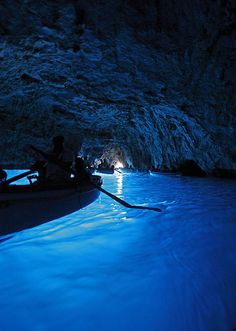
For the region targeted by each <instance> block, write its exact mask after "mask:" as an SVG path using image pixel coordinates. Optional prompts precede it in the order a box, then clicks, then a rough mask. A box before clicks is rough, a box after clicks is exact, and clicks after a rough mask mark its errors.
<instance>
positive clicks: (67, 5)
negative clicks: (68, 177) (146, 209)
mask: <svg viewBox="0 0 236 331" xmlns="http://www.w3.org/2000/svg"><path fill="white" fill-rule="evenodd" d="M235 16H236V3H235V2H234V1H233V0H232V1H231V0H224V1H219V0H216V1H210V0H204V1H203V0H195V1H192V0H180V1H174V0H165V1H164V0H156V1H154V0H147V1H139V0H108V1H101V0H94V1H85V0H81V1H79V0H78V1H76V0H70V1H69V0H67V1H66V0H65V1H63V0H60V1H53V0H50V1H43V0H41V1H40V0H39V1H34V0H3V1H1V2H0V128H1V131H0V132H1V145H0V155H1V159H0V162H1V163H3V164H4V166H6V167H25V166H26V165H27V164H28V163H29V162H32V157H33V155H32V153H31V152H29V150H28V148H27V146H28V145H29V144H32V143H33V144H36V145H37V146H39V147H42V148H47V147H48V144H49V142H50V140H51V137H52V136H53V135H54V134H58V133H60V134H64V135H65V136H66V139H67V142H68V146H69V147H70V148H72V149H77V150H78V149H80V147H81V146H82V147H81V151H82V153H84V154H89V155H92V156H94V157H100V156H101V155H102V154H103V153H106V154H107V155H109V154H110V156H111V158H114V159H116V160H118V159H119V160H120V161H123V162H125V161H126V162H127V163H128V164H130V165H133V166H135V167H138V168H150V167H151V166H154V167H160V168H162V167H164V168H165V169H166V168H168V169H170V170H171V169H176V168H178V166H179V164H181V163H183V162H184V161H185V160H189V159H190V160H194V161H195V162H196V163H197V164H198V165H199V166H200V167H201V168H202V169H204V171H206V172H207V173H212V172H213V171H214V169H227V171H230V172H235V171H236V144H235V142H236V139H235V138H236V133H235V131H236V130H235V129H236V121H235V112H236V109H235V96H236V93H235V90H234V87H235V76H236V75H235V62H234V60H235V42H234V41H235V40H236V38H235V34H236V33H235V27H236V24H235Z"/></svg>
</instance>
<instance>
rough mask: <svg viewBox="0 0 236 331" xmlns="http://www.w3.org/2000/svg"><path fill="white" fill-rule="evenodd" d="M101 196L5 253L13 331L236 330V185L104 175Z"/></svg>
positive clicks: (6, 326) (19, 237)
mask: <svg viewBox="0 0 236 331" xmlns="http://www.w3.org/2000/svg"><path fill="white" fill-rule="evenodd" d="M104 188H105V189H106V190H108V191H110V192H112V193H113V194H116V195H117V196H119V197H120V198H122V199H124V200H126V201H127V202H129V203H131V204H136V205H138V204H140V205H146V206H154V207H160V208H162V209H163V212H162V213H161V214H160V213H155V212H150V211H144V210H135V209H133V210H130V209H127V208H125V207H123V206H121V205H119V204H117V203H116V202H115V201H113V200H111V199H110V198H109V197H107V196H105V195H101V196H100V197H99V199H98V200H97V201H95V202H94V203H93V204H92V205H90V206H88V207H86V208H84V209H83V210H80V211H78V212H76V213H74V214H71V215H68V216H66V217H64V218H61V219H58V220H55V221H52V222H49V223H46V224H43V225H41V226H39V227H36V228H33V229H29V230H25V231H22V232H20V233H18V234H16V235H15V236H14V237H13V238H11V239H10V240H8V241H4V242H2V243H1V245H0V268H1V284H0V293H1V296H0V304H1V314H0V325H1V331H6V330H7V331H8V330H36V331H38V330H43V331H44V330H46V331H47V330H80V331H93V330H105V331H110V330H115V331H116V330H117V331H118V330H119V331H120V330H128V331H133V330H142V331H143V330H149V331H157V330H161V331H166V330H167V331H172V330H175V331H176V330H181V331H182V330H184V331H185V330H186V331H188V330H193V331H195V330H196V331H198V330H221V331H224V330H225V331H229V330H232V329H233V328H235V327H236V316H235V307H236V281H235V279H236V240H235V238H236V218H235V215H236V186H235V181H229V180H228V181H227V180H225V181H224V180H213V179H193V178H182V177H180V176H176V177H174V176H155V177H154V176H153V177H152V176H149V175H148V174H137V173H136V174H124V175H121V174H116V175H115V176H112V175H104Z"/></svg>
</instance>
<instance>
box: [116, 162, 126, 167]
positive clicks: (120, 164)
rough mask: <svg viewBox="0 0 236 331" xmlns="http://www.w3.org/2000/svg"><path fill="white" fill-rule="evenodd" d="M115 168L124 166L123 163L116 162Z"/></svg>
mask: <svg viewBox="0 0 236 331" xmlns="http://www.w3.org/2000/svg"><path fill="white" fill-rule="evenodd" d="M116 168H124V165H123V163H121V162H119V161H118V162H116Z"/></svg>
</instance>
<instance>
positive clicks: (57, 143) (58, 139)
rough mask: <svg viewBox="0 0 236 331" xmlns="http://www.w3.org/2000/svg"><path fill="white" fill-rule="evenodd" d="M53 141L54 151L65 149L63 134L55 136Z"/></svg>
mask: <svg viewBox="0 0 236 331" xmlns="http://www.w3.org/2000/svg"><path fill="white" fill-rule="evenodd" d="M52 143H53V149H54V152H60V151H62V149H63V144H64V137H63V136H55V137H54V138H53V139H52Z"/></svg>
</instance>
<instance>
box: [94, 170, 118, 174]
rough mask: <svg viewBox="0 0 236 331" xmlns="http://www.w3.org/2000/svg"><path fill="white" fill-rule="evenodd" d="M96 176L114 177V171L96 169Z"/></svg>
mask: <svg viewBox="0 0 236 331" xmlns="http://www.w3.org/2000/svg"><path fill="white" fill-rule="evenodd" d="M96 174H106V175H113V174H114V169H96Z"/></svg>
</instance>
